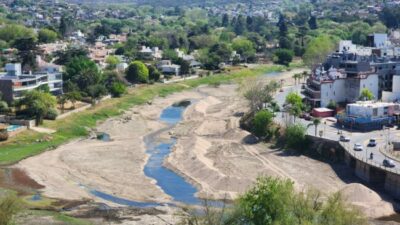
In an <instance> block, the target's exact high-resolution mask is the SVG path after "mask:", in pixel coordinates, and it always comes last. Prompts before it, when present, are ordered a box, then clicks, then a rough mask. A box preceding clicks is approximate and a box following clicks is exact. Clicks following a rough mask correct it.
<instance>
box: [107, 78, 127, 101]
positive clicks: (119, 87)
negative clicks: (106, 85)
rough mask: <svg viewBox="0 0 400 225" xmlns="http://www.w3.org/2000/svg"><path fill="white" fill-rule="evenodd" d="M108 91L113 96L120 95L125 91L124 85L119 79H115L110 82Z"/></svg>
mask: <svg viewBox="0 0 400 225" xmlns="http://www.w3.org/2000/svg"><path fill="white" fill-rule="evenodd" d="M109 91H110V93H111V95H112V96H113V97H121V96H122V95H123V94H125V93H126V85H125V84H124V83H122V82H121V81H115V82H114V83H112V84H111V87H110V89H109Z"/></svg>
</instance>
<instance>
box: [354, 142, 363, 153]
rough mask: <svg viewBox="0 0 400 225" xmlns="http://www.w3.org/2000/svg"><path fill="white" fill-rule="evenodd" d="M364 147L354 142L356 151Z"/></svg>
mask: <svg viewBox="0 0 400 225" xmlns="http://www.w3.org/2000/svg"><path fill="white" fill-rule="evenodd" d="M363 149H364V148H363V146H362V145H361V144H359V143H356V144H354V151H362V150H363Z"/></svg>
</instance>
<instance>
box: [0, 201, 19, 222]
mask: <svg viewBox="0 0 400 225" xmlns="http://www.w3.org/2000/svg"><path fill="white" fill-rule="evenodd" d="M19 210H20V203H19V201H18V199H17V197H16V196H14V195H6V196H5V197H3V198H2V199H1V200H0V224H4V225H7V224H11V222H12V219H13V216H14V215H15V214H16V213H17V212H18V211H19Z"/></svg>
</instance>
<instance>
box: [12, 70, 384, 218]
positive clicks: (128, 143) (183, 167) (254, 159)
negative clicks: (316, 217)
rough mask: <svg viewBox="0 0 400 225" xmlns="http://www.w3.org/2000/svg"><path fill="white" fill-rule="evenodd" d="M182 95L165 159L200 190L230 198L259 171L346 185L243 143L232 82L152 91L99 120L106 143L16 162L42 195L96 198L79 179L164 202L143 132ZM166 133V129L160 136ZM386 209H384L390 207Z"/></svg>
mask: <svg viewBox="0 0 400 225" xmlns="http://www.w3.org/2000/svg"><path fill="white" fill-rule="evenodd" d="M302 71H303V70H302V69H295V70H292V71H290V72H284V73H282V74H281V75H280V76H276V77H274V79H277V80H280V79H283V80H285V85H291V84H293V83H294V82H293V79H291V76H292V74H294V73H299V72H302ZM184 99H193V100H196V101H194V103H193V104H192V105H190V106H189V107H188V108H187V110H186V111H185V113H184V120H183V121H182V122H181V123H179V124H178V125H177V126H176V127H175V128H174V129H173V130H172V132H171V133H172V134H173V136H175V137H177V138H178V140H177V144H176V146H175V147H174V149H173V152H172V153H171V154H170V156H169V157H168V159H167V160H166V162H165V163H166V165H167V166H168V167H169V168H171V169H173V170H175V171H177V172H178V173H179V174H182V175H183V176H185V177H187V178H188V180H189V181H191V182H192V183H193V184H195V185H196V186H197V187H198V188H199V193H198V195H199V196H201V197H213V198H234V197H236V196H237V195H238V194H240V193H242V192H243V191H245V190H246V189H247V188H248V187H249V186H250V185H251V184H252V183H253V182H254V181H255V179H256V178H257V177H258V176H260V175H267V176H279V177H285V178H290V179H291V180H293V181H294V182H295V184H296V187H297V188H298V189H302V188H309V187H312V188H315V189H318V190H320V191H322V192H323V193H332V192H335V191H338V190H340V189H343V188H345V187H346V185H347V184H346V182H347V181H346V180H344V179H343V177H340V176H339V174H338V173H337V168H333V167H331V166H330V165H328V164H325V163H322V162H319V161H316V160H313V159H309V158H307V157H305V156H286V155H282V154H281V152H274V151H273V150H271V149H270V148H269V147H268V146H267V145H265V144H256V145H251V144H246V143H245V141H244V140H245V139H246V137H248V136H249V133H248V132H246V131H243V130H241V129H240V128H239V119H240V117H239V116H237V115H238V113H240V112H245V111H246V109H247V103H246V101H245V100H244V99H243V97H241V96H240V94H239V93H238V91H237V85H221V86H220V87H210V86H203V87H200V88H197V89H193V90H189V91H184V92H181V93H176V94H173V95H170V96H168V97H166V98H156V99H155V100H154V101H153V102H152V104H151V105H143V106H137V107H134V108H132V109H131V110H128V111H126V112H125V114H124V115H123V116H121V117H118V118H113V119H109V120H107V121H105V122H104V123H102V124H100V125H99V126H98V127H97V131H100V132H105V133H108V134H109V135H110V136H111V139H112V141H110V142H103V141H99V140H96V139H83V140H77V141H74V142H71V143H68V144H65V145H63V146H61V147H59V148H57V149H56V150H53V151H48V152H45V153H43V154H40V155H38V156H34V157H31V158H28V159H26V160H23V161H21V162H20V163H18V164H17V165H16V167H18V168H21V169H23V170H25V171H26V173H27V174H28V175H29V176H30V177H31V178H33V179H34V180H35V181H36V182H38V183H39V184H40V185H43V186H45V188H44V189H43V194H44V195H46V196H49V197H54V198H62V199H71V200H78V199H82V198H88V199H93V200H96V201H103V200H101V199H98V198H96V197H94V196H93V195H90V194H89V193H88V192H87V190H84V189H82V188H81V187H80V186H79V184H83V185H85V186H88V187H91V188H95V189H97V190H99V191H103V192H106V193H109V194H112V195H115V196H118V197H121V198H126V199H131V200H137V201H153V202H168V201H170V199H171V198H170V196H168V195H166V194H165V193H164V192H163V191H162V190H161V189H160V188H159V187H158V186H157V185H156V184H155V180H153V179H150V178H148V177H146V176H145V174H144V172H143V167H144V165H145V163H146V161H147V159H148V155H147V154H146V153H145V145H144V142H143V137H144V136H146V135H148V134H150V133H152V132H154V131H157V130H159V129H161V128H163V127H165V126H166V125H165V124H162V123H160V122H158V118H159V116H160V114H161V112H162V110H163V109H164V108H166V107H168V106H170V105H172V104H173V103H175V102H179V101H181V100H184ZM169 136H170V133H169V132H166V133H164V134H162V135H161V137H162V138H164V137H165V138H169ZM349 179H350V180H351V179H353V178H349ZM375 200H376V199H375ZM107 203H109V202H107ZM378 203H379V204H380V203H381V202H378ZM378 203H377V204H378ZM382 204H383V203H382ZM376 206H377V205H375V207H376ZM385 209H387V208H386V207H385ZM389 211H390V210H386V211H385V213H386V214H385V215H387V214H390V213H392V212H390V213H388V212H389ZM377 214H378V213H377ZM381 214H382V213H381ZM374 216H376V215H374ZM379 216H381V215H379Z"/></svg>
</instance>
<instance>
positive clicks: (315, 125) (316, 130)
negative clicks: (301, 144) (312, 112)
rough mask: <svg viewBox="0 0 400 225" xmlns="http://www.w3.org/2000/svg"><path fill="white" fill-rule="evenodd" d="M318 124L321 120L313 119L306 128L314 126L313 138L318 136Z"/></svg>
mask: <svg viewBox="0 0 400 225" xmlns="http://www.w3.org/2000/svg"><path fill="white" fill-rule="evenodd" d="M320 124H321V119H320V118H314V119H313V121H312V123H311V124H309V125H308V126H307V127H310V126H314V128H315V136H317V134H318V126H319V125H320Z"/></svg>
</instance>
